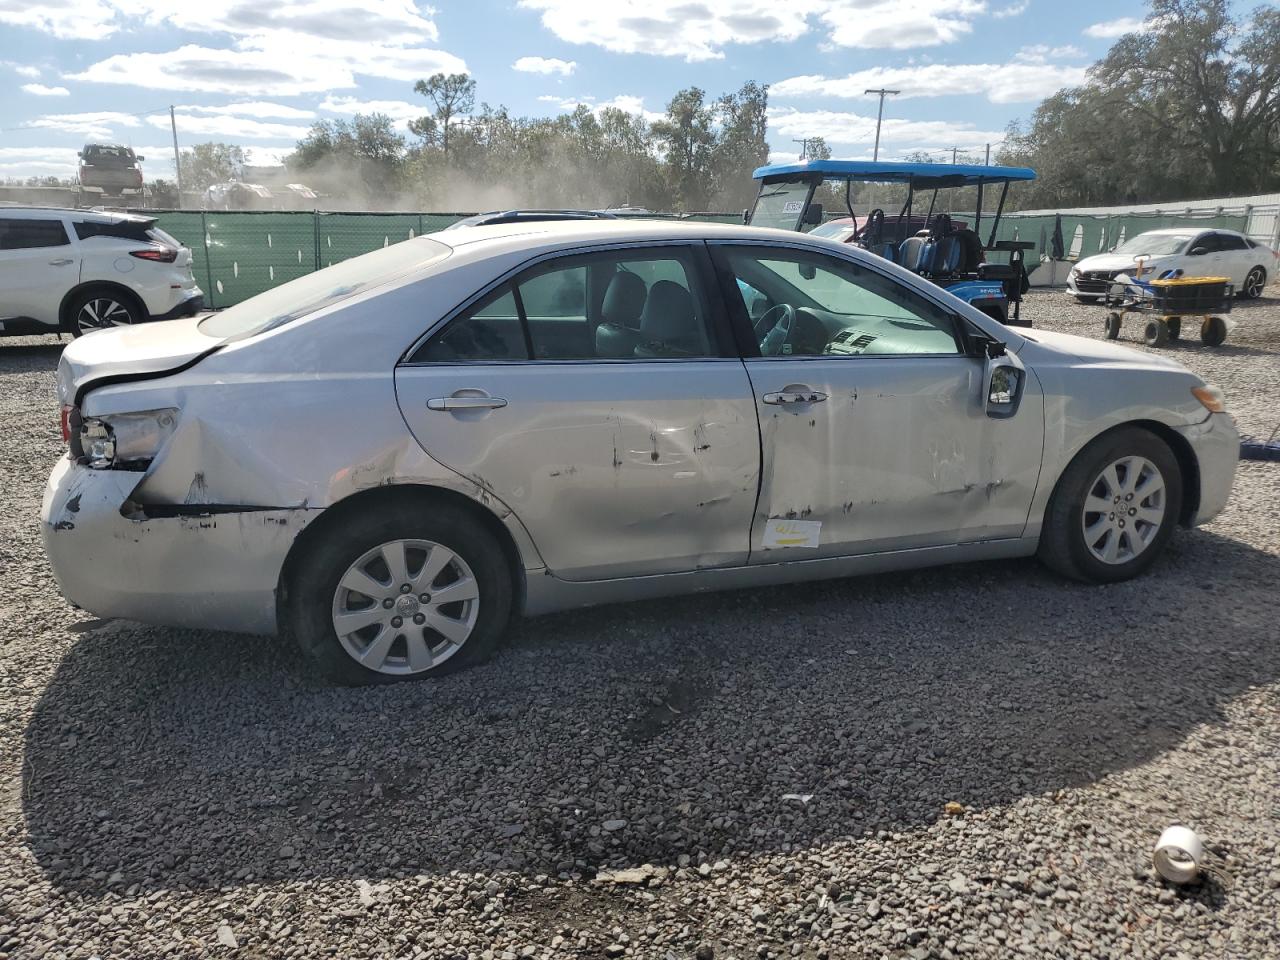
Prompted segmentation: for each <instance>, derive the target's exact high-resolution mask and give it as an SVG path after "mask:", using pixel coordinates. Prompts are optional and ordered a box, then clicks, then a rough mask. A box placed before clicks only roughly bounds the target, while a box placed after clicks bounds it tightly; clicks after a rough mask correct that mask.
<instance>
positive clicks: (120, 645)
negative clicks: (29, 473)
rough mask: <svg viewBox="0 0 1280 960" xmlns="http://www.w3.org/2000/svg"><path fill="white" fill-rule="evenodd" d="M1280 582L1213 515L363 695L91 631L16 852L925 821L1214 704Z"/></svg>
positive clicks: (692, 843)
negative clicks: (1166, 539) (1157, 546)
mask: <svg viewBox="0 0 1280 960" xmlns="http://www.w3.org/2000/svg"><path fill="white" fill-rule="evenodd" d="M1277 581H1280V559H1277V558H1276V557H1273V556H1270V555H1268V554H1265V553H1262V552H1260V551H1257V550H1255V549H1253V548H1251V547H1249V546H1247V545H1246V544H1243V543H1241V542H1239V541H1236V540H1231V539H1226V538H1223V537H1220V536H1216V535H1213V534H1211V533H1207V532H1203V531H1200V532H1196V533H1192V534H1182V535H1180V536H1179V537H1177V538H1175V541H1174V543H1173V545H1172V548H1171V550H1170V553H1169V555H1168V556H1167V557H1166V558H1165V559H1163V560H1162V561H1161V563H1160V564H1159V565H1158V566H1157V567H1156V569H1155V570H1154V571H1153V573H1152V574H1151V575H1149V576H1147V577H1145V578H1143V579H1141V580H1138V581H1135V582H1132V583H1126V584H1120V585H1114V586H1108V587H1089V586H1083V585H1079V584H1070V583H1065V582H1063V581H1061V580H1058V579H1056V578H1054V577H1053V576H1051V575H1049V574H1047V573H1045V572H1044V571H1043V570H1041V569H1040V568H1039V567H1038V566H1037V565H1035V564H1034V563H1033V562H1031V561H1025V562H1008V563H996V564H978V565H968V566H963V567H954V568H948V569H941V570H932V571H921V572H916V573H905V574H893V575H884V576H878V577H870V578H862V579H856V580H847V581H832V582H826V583H814V584H806V585H800V586H795V587H785V588H776V589H769V590H758V591H739V592H734V593H728V594H718V595H710V596H702V597H692V598H681V599H673V600H662V601H656V602H652V603H643V604H631V605H625V606H616V607H610V608H601V609H597V610H591V611H582V612H576V613H570V614H561V615H556V616H551V617H545V618H541V619H538V620H534V621H529V622H528V623H526V624H524V625H523V626H522V627H521V628H519V630H518V631H517V633H516V635H515V636H514V637H513V640H512V642H511V643H510V644H509V645H508V646H507V647H506V649H505V650H504V651H503V652H502V653H501V654H500V655H499V656H498V657H497V658H496V659H494V660H493V661H492V662H490V663H488V664H485V665H483V666H480V667H477V668H473V669H470V670H466V671H463V672H460V673H457V674H455V675H452V676H450V677H446V678H443V679H441V680H438V681H435V682H427V683H416V684H394V685H388V686H380V687H374V688H364V689H337V688H332V687H329V686H327V685H326V684H325V683H324V682H323V681H322V680H320V679H319V678H318V677H316V676H315V675H314V674H312V673H311V672H310V671H309V669H308V668H307V667H306V666H305V664H304V663H303V662H302V661H301V659H300V658H299V657H298V656H297V655H296V654H295V653H294V652H293V650H292V649H291V648H288V647H286V646H285V645H283V644H281V643H278V642H276V641H272V640H268V639H262V638H253V637H238V636H231V635H225V634H212V633H201V632H195V631H175V630H162V629H156V628H144V627H140V626H137V625H134V624H128V623H122V622H112V623H107V624H104V625H100V626H98V627H96V628H92V627H91V628H89V629H87V630H86V631H85V632H84V633H82V634H80V635H79V636H78V638H77V639H76V641H75V644H74V646H73V647H72V648H71V650H70V652H69V653H68V654H67V655H66V657H65V658H64V660H63V662H62V663H61V665H60V667H59V668H58V670H57V673H56V675H55V676H54V678H53V679H52V681H51V682H50V683H49V685H48V687H47V690H46V692H45V694H44V696H43V698H42V699H41V701H40V702H39V704H38V706H37V708H36V709H35V711H34V713H33V716H32V717H31V720H30V723H29V726H28V729H27V733H26V742H25V757H24V760H25V762H24V765H23V766H24V771H25V782H24V784H23V791H24V794H23V796H24V799H23V805H24V812H25V816H26V821H27V827H28V836H29V843H30V845H31V848H32V850H33V852H34V854H35V856H36V858H37V860H38V862H39V864H40V866H41V867H42V869H43V870H44V871H45V873H46V874H47V876H48V877H49V878H50V879H51V880H52V881H53V882H54V883H55V884H56V885H57V886H59V887H60V888H63V889H75V890H80V891H83V892H84V893H86V894H90V895H101V894H103V893H105V892H107V891H109V890H116V891H125V890H128V889H130V888H135V892H136V890H142V891H145V890H148V889H157V888H179V887H180V888H205V889H207V888H213V887H222V886H226V885H233V886H234V885H237V884H241V883H244V882H248V881H265V880H278V879H285V878H300V877H313V878H317V877H318V878H326V877H377V876H387V875H391V874H396V873H401V872H417V871H448V870H454V869H463V870H467V869H481V868H495V867H496V868H509V869H513V870H519V871H526V872H529V873H548V874H556V873H560V872H568V873H573V872H577V873H582V874H586V875H590V874H591V873H592V872H594V871H595V870H597V869H600V868H603V867H604V866H606V865H609V866H615V865H638V864H645V863H653V864H674V863H676V862H677V860H678V858H680V857H681V856H682V855H688V856H690V857H692V858H693V859H694V862H695V863H696V862H697V857H698V855H699V854H705V855H706V856H708V857H709V858H719V857H723V856H744V855H745V856H750V855H752V854H757V853H762V852H769V851H779V850H782V851H802V850H804V849H806V848H813V847H818V846H821V845H824V844H828V843H831V842H833V841H836V840H839V839H840V838H844V837H850V836H855V837H856V836H861V835H863V834H864V832H865V831H867V830H890V831H893V830H903V829H911V828H916V827H921V826H927V825H928V824H930V823H932V822H933V821H935V820H937V819H938V818H940V817H941V816H943V806H944V804H945V803H946V802H947V801H957V802H960V803H963V804H964V805H966V807H968V808H969V809H976V810H980V809H983V808H986V807H991V806H994V805H1001V804H1006V803H1009V802H1012V801H1015V800H1017V799H1018V798H1020V797H1023V796H1033V795H1041V794H1051V793H1052V792H1053V791H1056V790H1059V789H1062V788H1068V787H1072V786H1077V785H1082V784H1089V783H1093V782H1095V781H1097V780H1098V779H1099V778H1101V777H1104V776H1105V775H1107V774H1108V773H1111V772H1114V771H1117V770H1121V769H1124V768H1128V767H1131V766H1134V765H1137V764H1141V763H1143V762H1144V761H1147V760H1149V759H1151V758H1153V757H1156V756H1157V755H1159V754H1160V753H1162V752H1163V751H1165V750H1167V749H1169V748H1170V747H1172V746H1174V745H1176V744H1178V743H1179V742H1180V741H1181V740H1182V739H1183V738H1184V737H1186V736H1187V734H1188V733H1189V732H1190V731H1191V730H1192V728H1194V727H1195V726H1197V725H1199V724H1204V723H1209V724H1212V723H1215V722H1217V721H1219V720H1220V718H1221V717H1222V711H1223V708H1224V706H1225V704H1226V703H1227V702H1228V701H1230V700H1231V699H1232V698H1234V697H1236V696H1237V695H1238V694H1240V693H1241V692H1242V691H1244V690H1246V689H1247V688H1249V687H1250V686H1252V685H1255V684H1260V683H1266V682H1270V681H1273V680H1275V678H1276V677H1277V676H1278V675H1280V645H1277V644H1276V643H1275V640H1274V638H1275V623H1276V622H1277V619H1280V600H1278V599H1277V596H1276V593H1275V588H1274V585H1275V583H1276V582H1277ZM86 619H87V618H86ZM810 795H811V796H810ZM804 797H809V799H807V800H806V799H803V798H804ZM1087 828H1088V825H1087V824H1085V825H1083V827H1082V829H1087Z"/></svg>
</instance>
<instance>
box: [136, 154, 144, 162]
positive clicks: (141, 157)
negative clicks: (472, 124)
mask: <svg viewBox="0 0 1280 960" xmlns="http://www.w3.org/2000/svg"><path fill="white" fill-rule="evenodd" d="M133 159H135V160H137V161H138V162H139V163H141V162H142V161H143V160H145V159H147V158H146V157H144V156H143V155H142V154H138V155H137V156H136V157H134V158H133Z"/></svg>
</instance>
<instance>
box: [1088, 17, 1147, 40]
mask: <svg viewBox="0 0 1280 960" xmlns="http://www.w3.org/2000/svg"><path fill="white" fill-rule="evenodd" d="M1146 26H1147V25H1146V24H1145V23H1144V22H1143V21H1142V20H1139V19H1138V18H1137V17H1121V18H1120V19H1119V20H1104V21H1103V22H1102V23H1094V24H1090V25H1089V26H1087V27H1085V28H1084V35H1085V36H1086V37H1093V38H1094V39H1095V40H1114V39H1116V38H1117V37H1123V36H1124V35H1125V34H1126V33H1141V32H1142V31H1144V30H1145V29H1146Z"/></svg>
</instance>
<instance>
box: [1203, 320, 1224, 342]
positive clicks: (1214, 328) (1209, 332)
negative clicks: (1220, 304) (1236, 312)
mask: <svg viewBox="0 0 1280 960" xmlns="http://www.w3.org/2000/svg"><path fill="white" fill-rule="evenodd" d="M1226 339H1227V321H1225V320H1223V319H1222V318H1221V317H1205V318H1204V320H1203V322H1201V324H1200V342H1201V343H1203V344H1204V345H1205V346H1206V347H1220V346H1222V341H1224V340H1226Z"/></svg>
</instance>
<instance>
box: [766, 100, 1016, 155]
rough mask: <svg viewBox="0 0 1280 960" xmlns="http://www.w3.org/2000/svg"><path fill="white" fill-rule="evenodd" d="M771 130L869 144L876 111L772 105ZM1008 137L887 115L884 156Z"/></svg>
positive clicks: (958, 124)
mask: <svg viewBox="0 0 1280 960" xmlns="http://www.w3.org/2000/svg"><path fill="white" fill-rule="evenodd" d="M769 130H770V132H771V133H774V134H778V135H781V136H784V137H787V138H791V137H795V138H797V139H798V138H801V137H823V138H825V139H826V141H827V143H828V144H865V145H866V146H867V148H868V150H867V152H868V154H869V153H870V146H871V143H872V141H873V140H874V139H875V133H876V118H875V115H874V113H872V114H871V115H869V116H864V115H862V114H857V113H842V112H840V111H835V110H795V109H792V108H788V107H770V108H769ZM1002 140H1004V131H1002V130H982V129H979V128H977V127H975V126H974V125H973V124H971V123H963V122H956V121H950V120H897V119H891V118H885V120H884V123H883V125H882V126H881V130H880V155H881V157H892V156H894V155H899V156H900V155H902V154H904V153H911V152H914V151H916V150H924V149H928V148H934V149H937V148H940V147H946V148H948V149H949V148H951V147H953V146H958V147H959V148H960V149H961V150H967V151H970V152H972V151H975V150H981V149H982V148H983V146H984V145H985V144H987V143H990V144H992V145H995V144H996V143H999V142H1001V141H1002Z"/></svg>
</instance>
